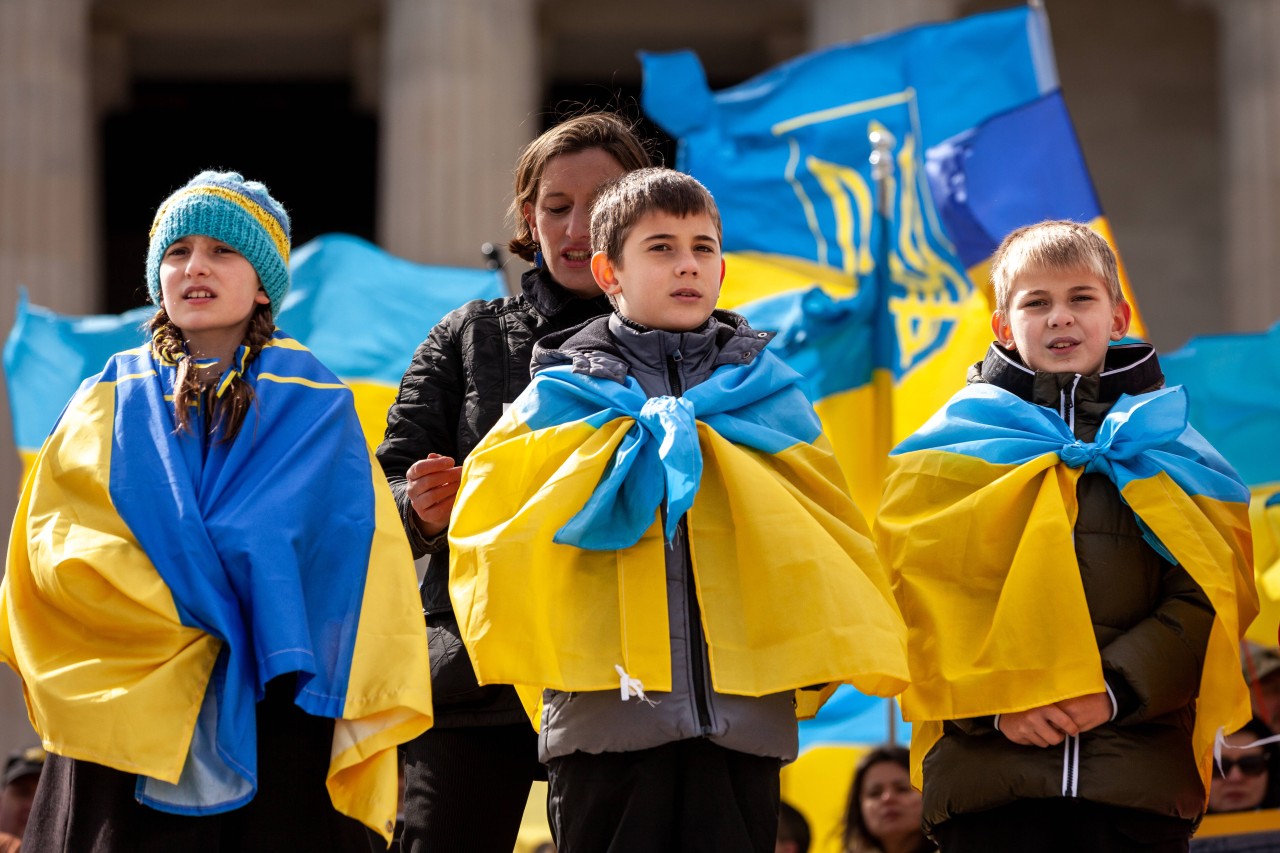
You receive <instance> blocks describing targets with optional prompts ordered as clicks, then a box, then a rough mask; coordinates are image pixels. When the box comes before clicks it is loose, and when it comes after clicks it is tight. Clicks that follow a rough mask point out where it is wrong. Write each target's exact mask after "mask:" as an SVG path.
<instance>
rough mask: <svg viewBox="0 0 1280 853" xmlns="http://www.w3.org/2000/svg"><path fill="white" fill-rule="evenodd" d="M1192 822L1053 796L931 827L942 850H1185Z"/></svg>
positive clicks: (944, 852)
mask: <svg viewBox="0 0 1280 853" xmlns="http://www.w3.org/2000/svg"><path fill="white" fill-rule="evenodd" d="M1191 828H1192V826H1191V821H1188V820H1179V819H1178V818H1175V817H1166V816H1164V815H1158V814H1152V813H1150V812H1144V811H1139V810H1138V809H1125V808H1118V807H1116V806H1108V805H1103V804H1101V803H1091V802H1089V801H1088V800H1080V799H1067V798H1064V797H1051V798H1048V799H1036V800H1020V801H1018V802H1016V803H1010V804H1009V805H1007V806H1001V807H1000V808H996V809H991V810H989V811H982V812H971V813H969V814H962V815H958V816H956V817H954V818H952V819H951V820H948V821H946V822H945V823H942V824H939V825H938V826H936V827H934V837H935V838H936V839H937V841H938V847H939V849H940V850H941V851H942V853H1003V851H1008V853H1080V851H1086V850H1087V851H1089V853H1128V851H1135V853H1137V851H1141V853H1185V851H1186V850H1187V847H1188V844H1189V843H1190V839H1191Z"/></svg>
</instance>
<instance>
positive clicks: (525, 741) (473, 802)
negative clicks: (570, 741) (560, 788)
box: [401, 723, 542, 853]
mask: <svg viewBox="0 0 1280 853" xmlns="http://www.w3.org/2000/svg"><path fill="white" fill-rule="evenodd" d="M404 750H405V762H404V837H403V838H402V840H401V846H402V849H403V850H404V853H449V851H454V850H457V851H466V853H511V850H512V848H513V847H515V843H516V836H517V835H518V834H519V832H520V821H521V819H522V818H523V817H524V808H525V804H526V803H527V802H528V800H529V788H530V787H531V786H532V785H533V780H534V779H535V778H538V777H539V776H541V772H542V768H541V765H540V764H539V763H538V735H537V733H536V732H534V730H533V727H532V726H530V725H529V724H528V723H516V724H513V725H503V726H474V727H467V728H444V729H428V730H427V731H426V732H425V733H424V734H422V735H420V736H419V737H417V738H415V739H414V740H412V741H410V742H409V743H407V744H405V747H404Z"/></svg>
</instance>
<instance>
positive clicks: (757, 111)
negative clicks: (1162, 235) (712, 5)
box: [642, 7, 1142, 512]
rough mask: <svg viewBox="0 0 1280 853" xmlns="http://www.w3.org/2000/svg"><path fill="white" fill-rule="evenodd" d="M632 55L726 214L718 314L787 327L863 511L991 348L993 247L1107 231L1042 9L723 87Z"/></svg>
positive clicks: (696, 172) (786, 353)
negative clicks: (1064, 221)
mask: <svg viewBox="0 0 1280 853" xmlns="http://www.w3.org/2000/svg"><path fill="white" fill-rule="evenodd" d="M642 61H643V67H644V92H643V106H644V109H645V111H646V113H647V114H648V115H649V117H650V118H652V119H653V120H654V121H655V122H657V123H658V124H659V125H660V126H661V127H663V128H664V129H665V130H666V131H667V132H669V133H671V134H672V135H673V136H676V137H677V138H678V139H679V158H678V167H679V168H680V169H682V170H683V171H686V172H688V173H690V174H692V175H693V176H694V177H696V178H698V179H699V180H701V181H702V182H703V183H704V184H706V186H707V188H708V189H709V190H710V191H711V193H712V194H713V195H714V196H715V198H716V201H717V203H718V205H719V207H720V211H721V214H722V216H723V220H724V248H725V251H726V256H727V257H726V264H727V268H728V272H727V275H726V279H725V284H724V290H723V293H722V297H721V307H725V308H732V309H733V310H737V311H739V312H740V313H742V314H744V315H746V316H747V317H748V319H749V320H750V321H751V323H752V324H753V325H754V326H756V327H758V328H765V329H773V330H777V331H778V332H779V335H778V339H777V341H776V342H775V345H774V346H775V348H776V349H777V350H778V352H779V354H781V355H783V357H784V358H786V359H787V360H788V362H789V363H791V364H792V365H793V366H795V367H796V369H797V370H799V371H800V372H801V373H802V374H803V375H804V377H805V380H806V383H807V385H806V391H807V392H808V394H809V396H810V398H811V399H813V400H814V401H815V405H816V407H817V409H818V413H819V414H820V415H821V417H822V419H823V423H824V424H825V426H826V429H827V432H828V434H829V435H830V437H831V440H832V443H833V445H834V447H835V449H836V453H837V455H838V456H839V458H840V461H841V463H842V465H843V466H844V468H845V471H846V474H847V475H848V477H849V478H850V482H851V486H852V488H853V492H854V497H855V498H856V499H857V500H858V504H859V506H861V507H862V508H863V509H864V510H865V511H868V512H871V511H874V507H875V505H876V502H877V501H878V499H879V492H880V482H881V479H882V476H883V471H884V459H885V456H886V454H887V453H888V451H889V449H890V448H891V447H892V446H893V444H894V442H895V441H897V440H900V439H901V438H903V437H905V436H906V435H908V434H910V433H911V432H912V431H913V430H914V429H916V428H917V427H918V426H919V425H920V424H922V423H923V422H924V421H925V419H926V418H927V417H928V416H929V415H930V414H932V413H933V412H934V411H936V410H937V408H938V407H939V406H940V405H941V404H942V403H943V402H944V401H945V400H946V398H947V396H949V394H950V392H951V390H953V389H954V388H956V387H958V386H959V385H960V383H961V382H962V381H963V377H964V369H965V367H966V366H967V365H968V364H971V363H973V362H974V361H977V360H978V359H980V358H981V357H982V353H983V352H984V351H985V349H986V346H987V344H988V343H990V340H991V331H990V316H991V310H992V305H991V302H990V298H989V289H990V287H989V284H988V281H987V274H986V259H987V258H988V257H989V255H990V253H991V251H992V249H993V248H994V247H995V245H996V244H997V243H998V242H999V240H1000V239H1001V238H1002V237H1003V236H1004V235H1005V234H1006V233H1007V232H1008V231H1010V230H1012V229H1013V228H1015V227H1017V226H1019V225H1026V224H1030V223H1033V222H1037V221H1040V220H1043V219H1048V218H1070V219H1075V220H1077V221H1083V222H1088V223H1090V224H1092V225H1093V226H1094V227H1095V228H1096V229H1097V230H1099V231H1100V232H1101V233H1103V235H1104V236H1109V231H1108V228H1107V225H1106V221H1105V218H1103V217H1102V212H1101V209H1100V207H1099V205H1098V202H1097V198H1096V195H1095V194H1094V192H1093V188H1092V184H1091V183H1090V181H1089V177H1088V173H1087V170H1086V169H1085V168H1084V164H1083V158H1082V157H1081V155H1080V151H1079V146H1078V145H1077V143H1076V140H1075V135H1074V131H1073V130H1072V128H1071V123H1070V119H1069V117H1068V116H1067V114H1066V110H1065V107H1064V106H1063V104H1062V100H1061V96H1060V94H1059V92H1058V80H1057V72H1056V70H1055V66H1054V59H1053V52H1052V46H1051V43H1050V39H1049V33H1048V25H1047V21H1046V18H1045V15H1044V12H1043V10H1042V9H1037V8H1026V7H1023V8H1017V9H1010V10H1007V11H1002V12H995V13H991V14H985V15H977V16H973V17H970V18H964V19H961V20H957V21H952V22H947V23H941V24H932V25H926V26H920V27H915V28H912V29H908V30H904V31H902V32H898V33H893V34H890V35H886V36H882V37H878V38H872V39H868V40H866V41H863V42H859V43H856V44H849V45H842V46H837V47H832V48H829V49H827V50H823V51H819V52H816V53H813V54H809V55H807V56H802V57H800V58H798V59H795V60H792V61H790V62H787V63H785V64H783V65H781V66H779V67H777V68H775V69H773V70H771V71H769V72H766V73H765V74H762V75H760V76H759V77H756V78H754V79H752V80H748V81H747V82H745V83H742V84H740V85H738V86H735V87H732V88H730V89H726V90H724V91H720V92H715V93H712V92H711V90H710V89H709V88H708V86H707V82H706V77H705V75H704V73H703V71H702V67H701V65H700V64H699V62H698V59H697V57H696V56H694V55H693V54H691V53H688V52H684V53H674V54H643V55H642ZM876 141H878V142H879V147H878V148H877V144H876ZM873 155H874V157H873ZM872 159H876V160H877V161H878V163H879V166H878V167H873V165H872V162H871V161H872ZM873 169H878V171H877V172H876V173H875V174H873ZM877 175H879V177H877ZM1133 334H1135V335H1138V336H1140V335H1141V334H1142V325H1141V320H1137V321H1136V323H1135V325H1134V327H1133Z"/></svg>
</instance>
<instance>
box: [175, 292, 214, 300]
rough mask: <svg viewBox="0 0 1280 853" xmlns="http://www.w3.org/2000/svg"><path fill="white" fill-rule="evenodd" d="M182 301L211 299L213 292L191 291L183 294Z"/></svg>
mask: <svg viewBox="0 0 1280 853" xmlns="http://www.w3.org/2000/svg"><path fill="white" fill-rule="evenodd" d="M182 298H183V299H212V298H213V291H211V290H192V291H190V292H188V293H185V294H183V296H182Z"/></svg>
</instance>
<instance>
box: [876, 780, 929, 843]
mask: <svg viewBox="0 0 1280 853" xmlns="http://www.w3.org/2000/svg"><path fill="white" fill-rule="evenodd" d="M920 812H921V799H920V792H919V791H917V790H916V789H914V788H912V787H911V776H910V775H909V774H908V773H907V768H905V767H903V766H902V765H901V764H899V763H897V762H896V761H880V762H877V763H876V764H872V765H871V766H870V767H869V768H867V771H866V773H865V775H864V776H863V781H862V822H863V824H864V825H865V826H866V828H867V832H869V833H870V834H871V835H874V836H875V837H876V838H878V839H879V840H880V843H881V845H885V846H887V843H888V842H890V841H891V840H892V841H899V840H901V839H909V838H912V837H918V836H919V835H920V834H921V829H920V822H921V820H920V819H921V814H920Z"/></svg>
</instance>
